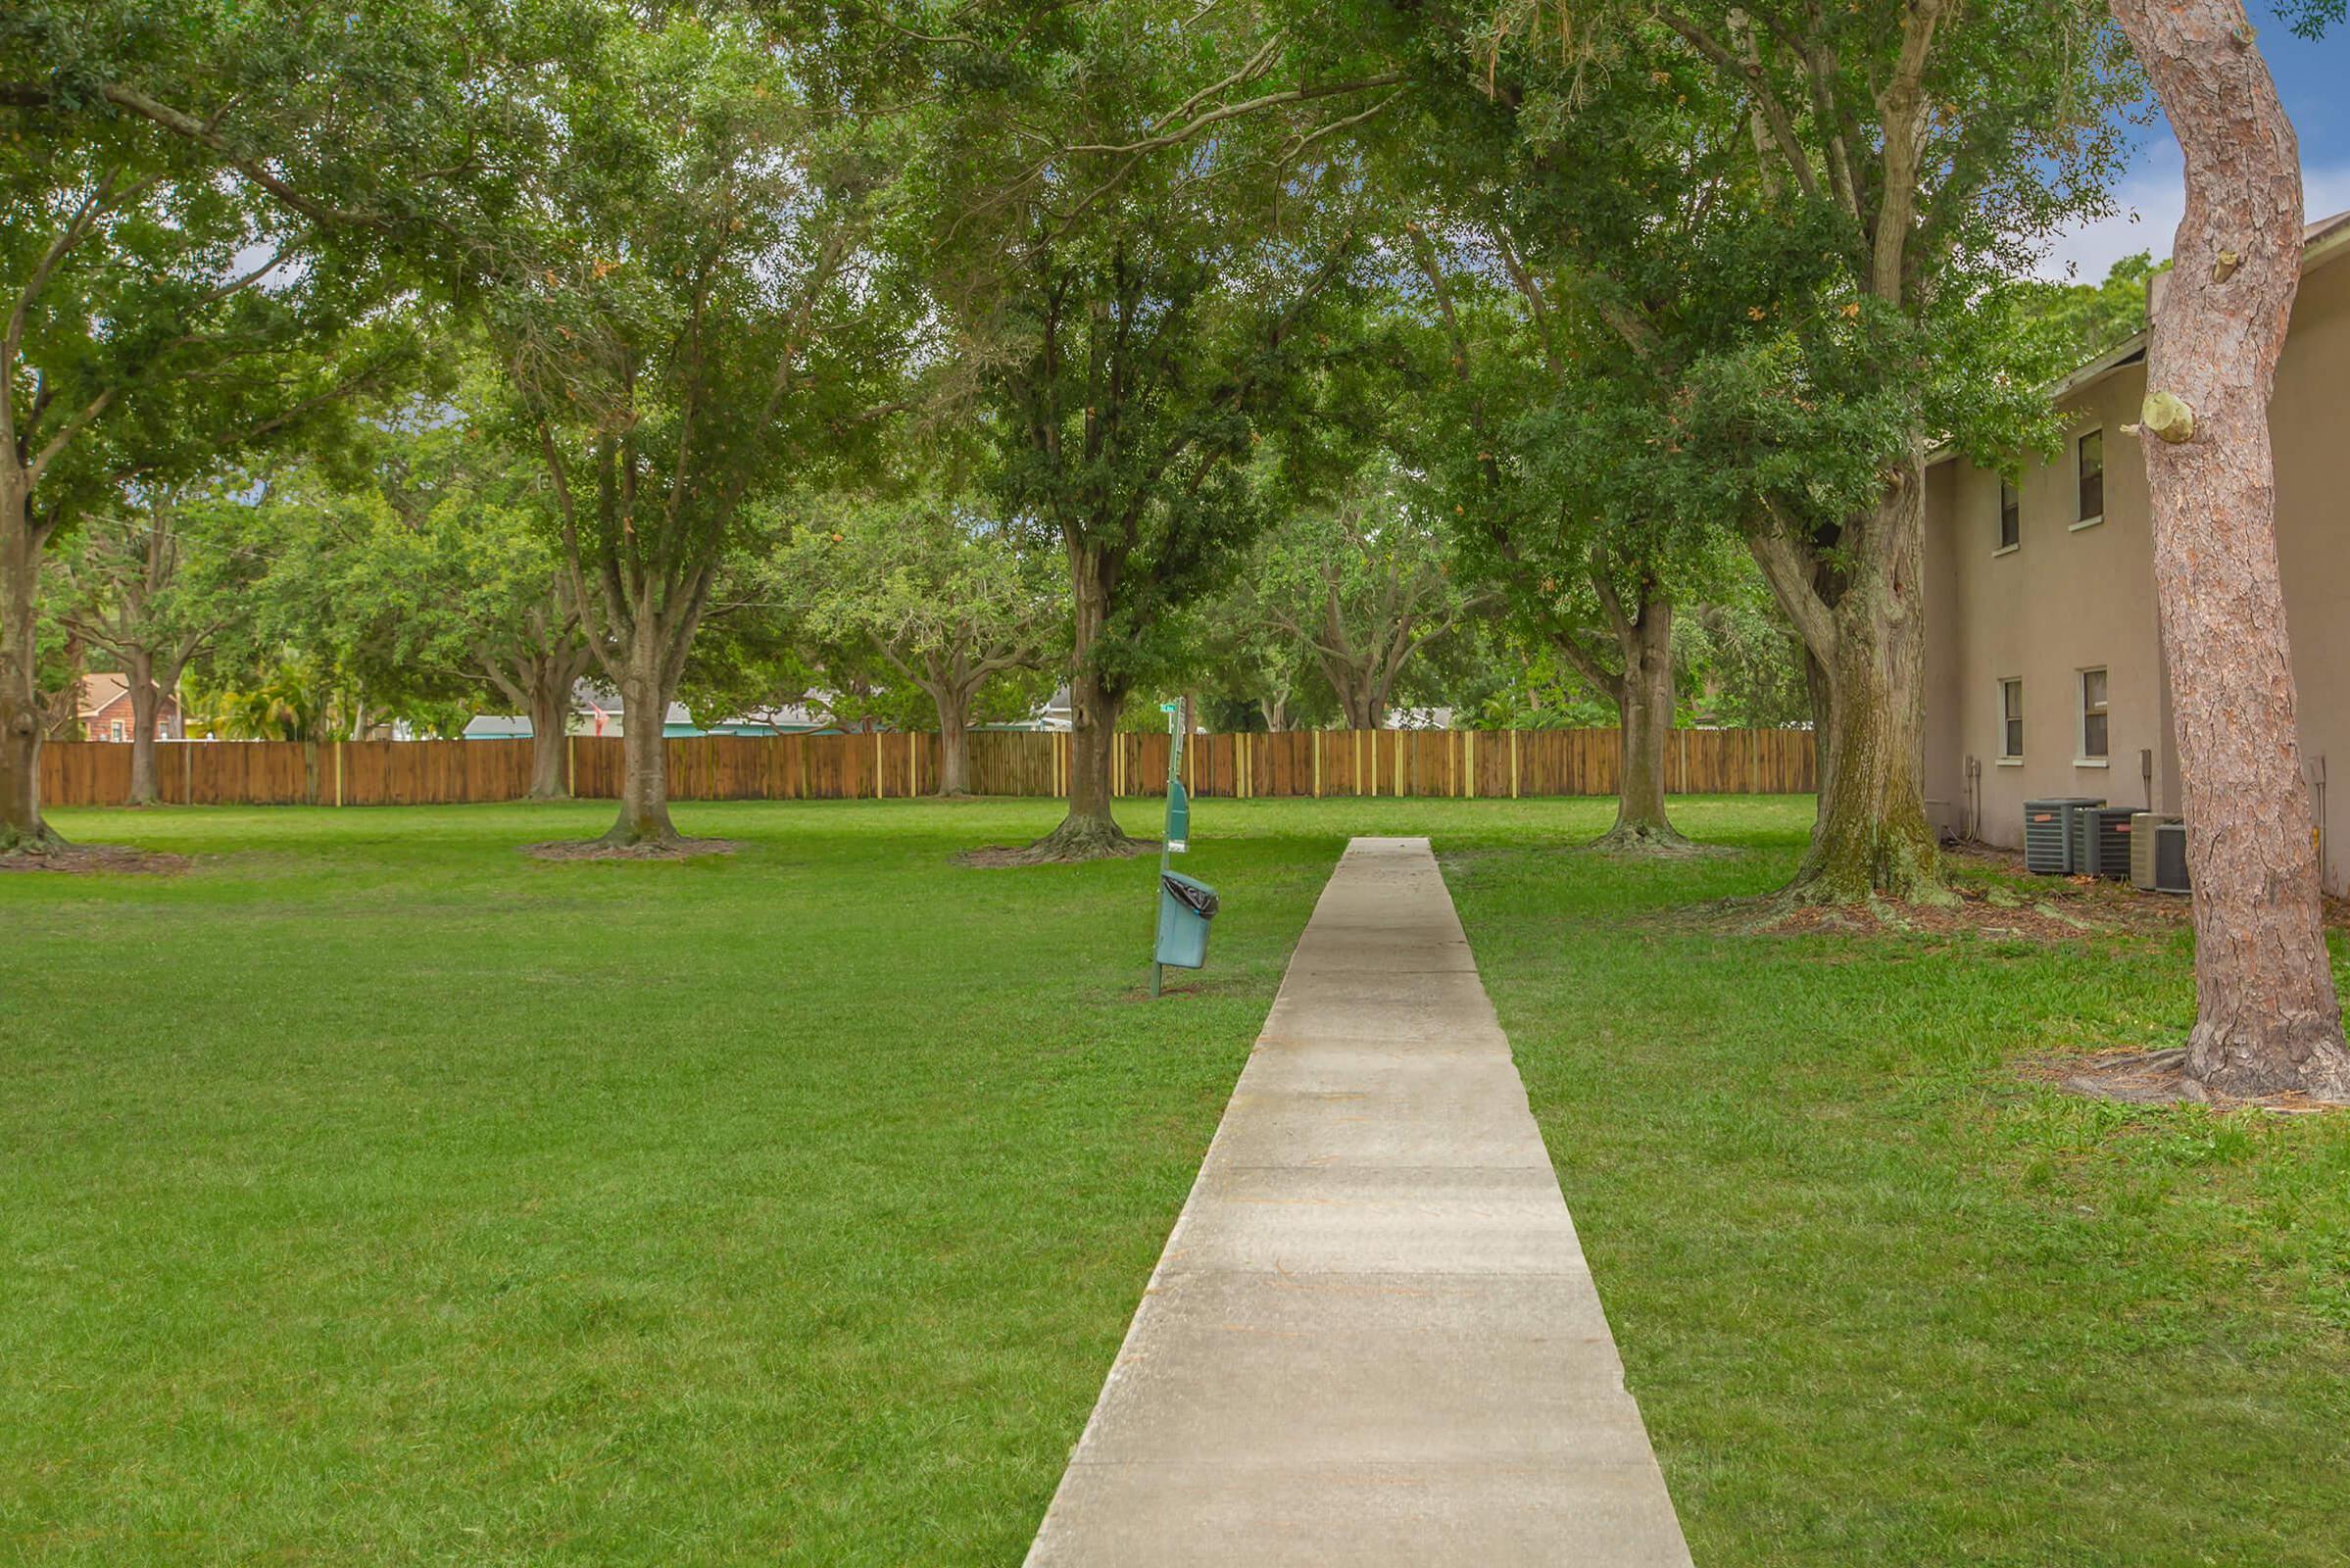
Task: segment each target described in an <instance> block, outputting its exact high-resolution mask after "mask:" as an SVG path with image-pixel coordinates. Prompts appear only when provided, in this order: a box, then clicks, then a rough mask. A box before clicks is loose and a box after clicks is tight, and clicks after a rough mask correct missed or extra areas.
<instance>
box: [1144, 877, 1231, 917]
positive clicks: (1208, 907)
mask: <svg viewBox="0 0 2350 1568" xmlns="http://www.w3.org/2000/svg"><path fill="white" fill-rule="evenodd" d="M1158 885H1159V886H1160V887H1162V888H1165V889H1166V890H1167V891H1168V892H1169V893H1170V894H1172V895H1174V896H1175V897H1176V898H1178V899H1180V900H1182V901H1183V902H1184V904H1185V905H1187V906H1189V907H1190V908H1191V911H1192V912H1193V913H1194V914H1196V915H1198V916H1199V918H1200V919H1202V920H1212V919H1214V918H1215V917H1216V910H1218V909H1220V908H1222V907H1223V905H1222V904H1221V902H1219V901H1218V900H1217V898H1216V896H1215V895H1214V894H1213V893H1210V892H1208V891H1207V889H1205V888H1203V887H1201V886H1199V884H1198V883H1197V882H1186V881H1185V880H1184V879H1183V878H1181V877H1179V876H1177V875H1175V874H1174V873H1173V872H1167V873H1164V874H1162V875H1161V876H1160V877H1159V879H1158Z"/></svg>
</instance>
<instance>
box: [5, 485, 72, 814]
mask: <svg viewBox="0 0 2350 1568" xmlns="http://www.w3.org/2000/svg"><path fill="white" fill-rule="evenodd" d="M30 501H31V495H30V488H29V486H27V485H25V484H24V476H23V473H22V471H21V470H20V469H18V468H17V466H16V464H15V463H14V462H13V461H11V460H10V458H9V457H8V456H5V455H0V851H8V850H19V849H31V850H38V849H41V848H44V847H46V846H48V845H52V844H55V843H57V842H59V840H58V837H57V835H56V833H54V832H53V831H51V829H50V828H49V826H48V824H46V823H45V822H43V821H42V820H41V736H42V731H43V730H44V729H45V728H46V725H45V723H44V721H43V714H42V712H41V701H40V693H39V691H38V689H37V688H36V687H35V686H34V683H33V675H34V669H33V661H34V658H35V640H34V619H33V616H34V610H35V607H36V604H37V596H38V595H39V592H40V571H41V560H40V545H39V543H38V542H37V541H36V540H35V538H34V536H33V530H32V524H31V519H30V518H29V517H28V516H27V515H26V508H27V507H28V505H29V504H30Z"/></svg>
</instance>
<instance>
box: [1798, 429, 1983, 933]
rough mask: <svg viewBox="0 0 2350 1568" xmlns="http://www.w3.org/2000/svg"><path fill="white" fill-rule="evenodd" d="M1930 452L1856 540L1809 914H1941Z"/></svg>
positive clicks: (1831, 696) (1842, 595) (1910, 463)
mask: <svg viewBox="0 0 2350 1568" xmlns="http://www.w3.org/2000/svg"><path fill="white" fill-rule="evenodd" d="M1925 489H1926V465H1925V457H1924V451H1923V446H1922V444H1919V445H1917V446H1913V448H1912V451H1911V452H1910V454H1909V456H1908V458H1907V460H1906V462H1905V463H1904V464H1903V466H1901V468H1900V469H1899V470H1898V475H1897V478H1896V481H1895V482H1894V483H1893V484H1891V485H1890V486H1888V487H1887V489H1886V491H1885V497H1884V499H1883V500H1882V501H1881V502H1880V503H1879V505H1878V508H1877V510H1876V512H1875V513H1874V514H1872V515H1869V516H1868V517H1865V518H1861V519H1857V520H1856V522H1855V525H1854V527H1853V528H1852V529H1850V530H1847V532H1848V534H1849V535H1850V537H1849V538H1848V539H1847V541H1846V543H1847V547H1848V554H1849V556H1850V559H1851V560H1852V562H1853V563H1854V564H1853V568H1852V570H1851V571H1850V573H1849V575H1848V577H1847V580H1845V581H1844V583H1843V585H1842V587H1841V591H1840V592H1839V593H1838V594H1837V596H1836V603H1835V604H1834V605H1833V606H1830V607H1829V610H1828V613H1829V615H1830V617H1831V618H1832V621H1833V626H1834V635H1833V638H1832V639H1831V641H1832V646H1831V647H1830V648H1829V649H1827V650H1826V651H1825V654H1824V657H1823V658H1822V660H1821V664H1822V675H1823V677H1824V681H1825V685H1826V689H1827V690H1826V695H1827V699H1828V733H1827V736H1826V738H1825V743H1824V745H1823V747H1822V762H1823V766H1824V768H1825V772H1824V773H1823V775H1822V777H1821V779H1820V804H1819V815H1818V819H1817V821H1816V822H1815V824H1814V826H1813V829H1812V842H1811V848H1810V850H1809V852H1808V853H1807V854H1806V855H1805V856H1804V858H1803V861H1802V864H1801V865H1800V866H1799V867H1798V868H1797V870H1796V872H1795V879H1794V881H1793V882H1791V883H1790V884H1789V885H1788V886H1787V890H1786V891H1787V895H1788V896H1789V897H1791V898H1794V899H1796V900H1798V901H1800V902H1803V903H1829V904H1834V903H1849V902H1859V901H1863V900H1867V899H1870V898H1872V897H1881V898H1891V899H1898V900H1915V901H1925V902H1934V903H1940V902H1946V901H1947V899H1948V896H1949V895H1948V891H1947V889H1945V888H1944V887H1943V885H1942V877H1941V854H1940V851H1939V849H1938V848H1937V847H1936V845H1935V843H1934V830H1933V828H1932V827H1930V826H1929V825H1928V823H1927V821H1926V785H1925V774H1926V761H1925V757H1926V627H1925V617H1924V615H1923V614H1922V613H1921V611H1922V608H1923V606H1922V600H1921V596H1920V593H1919V583H1920V581H1921V573H1922V571H1923V568H1924V564H1925V526H1924V506H1923V501H1924V496H1925Z"/></svg>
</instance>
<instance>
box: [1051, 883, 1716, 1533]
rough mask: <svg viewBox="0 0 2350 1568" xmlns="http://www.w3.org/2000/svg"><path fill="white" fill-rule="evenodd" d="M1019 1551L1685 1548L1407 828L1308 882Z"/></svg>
mask: <svg viewBox="0 0 2350 1568" xmlns="http://www.w3.org/2000/svg"><path fill="white" fill-rule="evenodd" d="M1028 1562H1029V1564H1030V1565H1031V1568H1064V1565H1083V1568H1159V1565H1173V1564H1184V1565H1210V1564H1213V1565H1217V1568H1270V1565H1284V1568H1286V1565H1291V1564H1296V1565H1300V1568H1304V1565H1313V1568H1325V1565H1328V1568H1370V1565H1385V1564H1394V1565H1397V1568H1402V1565H1410V1568H1440V1565H1448V1564H1457V1565H1460V1568H1515V1565H1518V1564H1542V1565H1544V1568H1584V1565H1589V1568H1634V1565H1638V1568H1649V1565H1659V1568H1662V1565H1682V1568H1686V1565H1687V1564H1688V1563H1689V1547H1688V1546H1687V1545H1686V1544H1683V1542H1682V1538H1681V1526H1680V1524H1679V1522H1678V1521H1677V1520H1676V1519H1675V1517H1674V1514H1673V1505H1672V1502H1671V1500H1670V1499H1669V1498H1668V1497H1667V1496H1666V1495H1665V1484H1664V1477H1663V1475H1662V1474H1661V1473H1660V1472H1659V1471H1658V1469H1657V1466H1656V1457H1655V1455H1654V1453H1652V1452H1651V1451H1650V1449H1649V1446H1648V1435H1647V1432H1646V1430H1645V1429H1644V1428H1643V1427H1642V1426H1641V1425H1640V1410H1639V1409H1638V1407H1636V1406H1635V1405H1634V1403H1633V1401H1632V1397H1631V1396H1630V1395H1628V1394H1627V1393H1625V1391H1624V1369H1623V1363H1622V1362H1621V1361H1619V1360H1618V1359H1617V1356H1616V1348H1615V1342H1614V1340H1613V1339H1612V1338H1610V1337H1609V1335H1608V1332H1607V1319H1606V1317H1605V1315H1604V1314H1602V1313H1601V1311H1600V1309H1599V1297H1598V1293H1597V1292H1596V1291H1595V1290H1594V1289H1593V1288H1592V1285H1591V1270H1590V1268H1589V1267H1587V1266H1586V1264H1585V1262H1584V1258H1583V1249H1582V1248H1581V1247H1580V1246H1578V1245H1577V1243H1576V1240H1575V1227H1574V1224H1573V1222H1572V1221H1571V1220H1569V1219H1568V1217H1567V1205H1566V1202H1565V1200H1564V1199H1562V1198H1561V1197H1560V1195H1559V1190H1558V1178H1557V1176H1556V1175H1555V1174H1554V1173H1553V1172H1552V1170H1551V1167H1550V1159H1549V1155H1548V1154H1547V1153H1545V1152H1544V1151H1543V1149H1542V1134H1541V1132H1540V1131H1539V1130H1538V1129H1537V1128H1536V1126H1535V1122H1534V1117H1533V1116H1532V1115H1531V1114H1530V1113H1529V1112H1528V1110H1527V1106H1526V1089H1525V1086H1524V1084H1523V1083H1522V1082H1521V1081H1520V1080H1519V1078H1518V1069H1517V1067H1516V1065H1515V1064H1514V1063H1513V1062H1512V1061H1511V1060H1510V1054H1509V1042H1508V1041H1507V1040H1506V1039H1505V1038H1504V1037H1503V1036H1502V1033H1501V1029H1500V1025H1499V1023H1498V1022H1497V1021H1496V1020H1495V1018H1494V1016H1493V1005H1492V1003H1490V1002H1489V1001H1488V1000H1487V999H1486V994H1485V987H1484V985H1483V984H1482V983H1481V982H1480V981H1479V980H1478V978H1477V964H1476V961H1475V959H1473V958H1472V957H1471V956H1470V954H1469V944H1468V939H1467V938H1466V937H1465V936H1464V935H1463V934H1462V932H1461V926H1460V919H1459V916H1458V915H1456V914H1455V913H1454V912H1453V908H1452V900H1451V897H1450V896H1449V895H1448V894H1447V893H1446V892H1445V891H1444V879H1443V877H1442V876H1441V875H1440V874H1439V873H1438V871H1437V865H1436V858H1435V857H1434V856H1433V855H1431V854H1430V853H1429V849H1428V841H1427V840H1426V839H1356V840H1355V841H1354V842H1353V843H1352V844H1350V845H1349V846H1348V847H1347V850H1346V857H1345V858H1343V859H1342V860H1340V861H1339V866H1338V870H1337V871H1336V872H1335V873H1334V874H1333V875H1332V876H1331V879H1330V883H1329V886H1327V887H1326V888H1324V889H1323V891H1322V898H1321V902H1320V903H1319V904H1318V905H1316V906H1315V908H1314V915H1313V919H1312V920H1311V921H1310V922H1308V923H1307V925H1306V928H1305V934H1304V935H1303V936H1302V937H1300V938H1299V939H1298V943H1297V953H1296V955H1295V956H1292V958H1291V960H1290V967H1289V973H1288V974H1287V975H1286V976H1285V977H1284V978H1283V980H1282V983H1281V994H1280V996H1279V997H1278V998H1276V999H1275V1001H1274V1003H1273V1010H1272V1013H1271V1015H1270V1016H1269V1017H1268V1018H1267V1019H1266V1020H1265V1028H1264V1033H1263V1035H1262V1036H1261V1037H1260V1038H1259V1039H1258V1041H1257V1043H1256V1050H1255V1052H1254V1054H1251V1055H1250V1056H1249V1058H1248V1067H1247V1069H1246V1070H1245V1071H1243V1072H1242V1074H1241V1079H1240V1084H1239V1086H1238V1087H1237V1088H1236V1089H1235V1090H1234V1091H1233V1096H1232V1102H1231V1103H1230V1104H1229V1105H1228V1106H1227V1107H1226V1108H1225V1111H1224V1121H1223V1125H1222V1126H1221V1127H1219V1128H1218V1129H1217V1131H1216V1137H1215V1142H1214V1143H1213V1144H1211V1145H1210V1146H1209V1148H1208V1152H1207V1158H1206V1160H1205V1162H1204V1163H1202V1164H1201V1166H1200V1168H1199V1179H1198V1181H1197V1182H1196V1183H1194V1185H1193V1187H1192V1194H1191V1198H1190V1199H1189V1200H1188V1201H1186V1202H1185V1203H1184V1206H1183V1212H1182V1213H1181V1214H1180V1215H1179V1216H1178V1217H1177V1218H1176V1221H1175V1229H1174V1233H1173V1234H1172V1235H1170V1236H1169V1237H1168V1238H1167V1248H1166V1251H1165V1253H1164V1254H1163V1255H1162V1256H1161V1257H1160V1258H1159V1262H1158V1268H1157V1270H1156V1271H1155V1272H1154V1273H1153V1274H1152V1275H1151V1284H1150V1288H1149V1289H1148V1290H1147V1291H1145V1293H1144V1296H1143V1303H1142V1306H1141V1308H1140V1309H1139V1310H1138V1311H1137V1312H1136V1313H1135V1317H1134V1324H1133V1326H1132V1327H1131V1328H1130V1329H1128V1331H1127V1334H1126V1343H1125V1346H1124V1348H1122V1349H1121V1350H1120V1351H1119V1353H1118V1359H1117V1363H1116V1365H1115V1366H1113V1367H1112V1368H1111V1369H1110V1373H1109V1378H1108V1381H1107V1382H1106V1383H1104V1384H1103V1385H1102V1397H1101V1399H1100V1401H1099V1402H1098V1403H1097V1404H1096V1405H1095V1406H1094V1415H1093V1419H1092V1420H1091V1421H1089V1422H1088V1423H1087V1424H1086V1429H1085V1436H1084V1437H1083V1438H1082V1439H1081V1440H1080V1441H1079V1443H1078V1446H1077V1449H1076V1452H1075V1453H1074V1454H1073V1455H1072V1456H1071V1459H1070V1462H1069V1468H1068V1471H1067V1473H1066V1474H1064V1475H1063V1476H1062V1477H1061V1483H1060V1489H1059V1491H1057V1492H1056V1493H1055V1494H1054V1495H1053V1505H1052V1507H1051V1509H1050V1510H1048V1512H1047V1513H1046V1515H1045V1523H1044V1527H1043V1529H1041V1530H1040V1531H1039V1532H1038V1533H1037V1538H1036V1544H1035V1545H1034V1546H1033V1547H1032V1548H1031V1549H1030V1551H1029V1553H1028Z"/></svg>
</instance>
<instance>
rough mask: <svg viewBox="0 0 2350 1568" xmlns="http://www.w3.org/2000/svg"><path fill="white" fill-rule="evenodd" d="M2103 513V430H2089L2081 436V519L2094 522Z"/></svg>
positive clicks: (2102, 515) (2101, 516)
mask: <svg viewBox="0 0 2350 1568" xmlns="http://www.w3.org/2000/svg"><path fill="white" fill-rule="evenodd" d="M2104 515H2105V432H2104V431H2103V430H2091V431H2090V432H2089V433H2088V434H2086V435H2084V436H2082V437H2081V521H2082V522H2084V523H2085V522H2096V521H2098V520H2099V519H2101V518H2103V517H2104Z"/></svg>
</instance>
